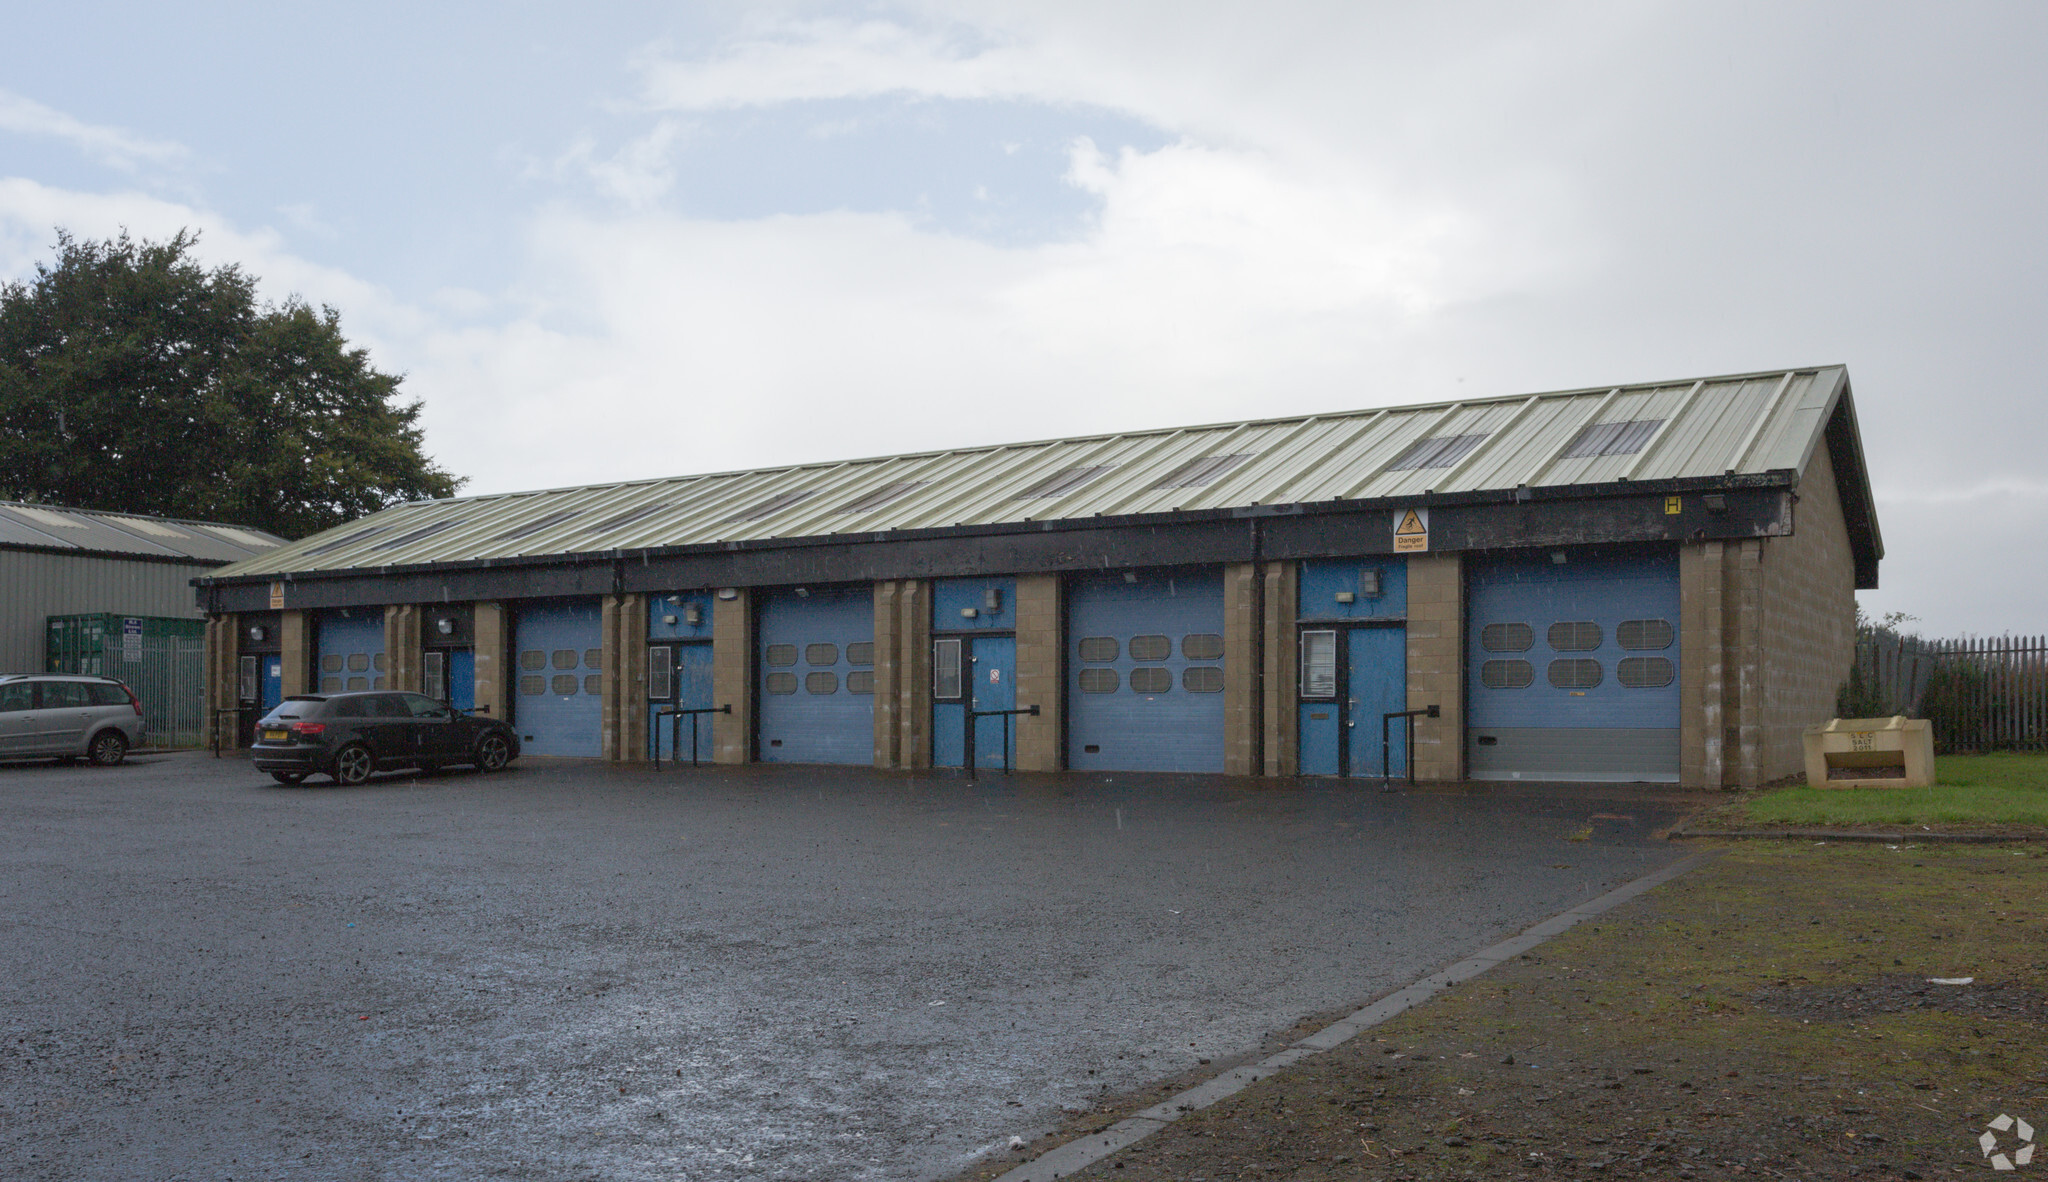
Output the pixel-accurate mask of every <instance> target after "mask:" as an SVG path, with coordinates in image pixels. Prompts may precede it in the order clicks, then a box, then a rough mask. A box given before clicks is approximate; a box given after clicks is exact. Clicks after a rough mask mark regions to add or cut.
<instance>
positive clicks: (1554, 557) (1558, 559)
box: [1550, 550, 1565, 566]
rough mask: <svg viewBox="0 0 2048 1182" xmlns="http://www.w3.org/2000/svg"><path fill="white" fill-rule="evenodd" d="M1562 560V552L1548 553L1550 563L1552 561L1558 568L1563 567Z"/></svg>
mask: <svg viewBox="0 0 2048 1182" xmlns="http://www.w3.org/2000/svg"><path fill="white" fill-rule="evenodd" d="M1564 558H1565V555H1564V551H1562V550H1552V551H1551V552H1550V561H1552V562H1554V563H1556V564H1557V565H1559V566H1563V565H1564Z"/></svg>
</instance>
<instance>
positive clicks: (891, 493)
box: [838, 480, 932, 513]
mask: <svg viewBox="0 0 2048 1182" xmlns="http://www.w3.org/2000/svg"><path fill="white" fill-rule="evenodd" d="M931 483H932V482H931V481H929V480H899V481H896V482H895V483H894V484H885V485H883V486H882V487H880V488H878V489H875V490H874V491H873V492H870V493H868V494H867V495H866V496H863V497H859V498H856V499H855V500H852V501H849V502H847V503H846V504H844V505H841V506H840V507H839V509H838V512H840V513H869V512H872V511H874V510H876V509H879V508H881V507H882V506H884V505H887V504H889V503H890V502H892V501H899V500H902V499H903V498H904V497H907V496H909V495H910V494H911V493H914V492H916V491H917V490H918V489H921V488H928V487H930V486H931Z"/></svg>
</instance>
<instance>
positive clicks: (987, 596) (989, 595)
mask: <svg viewBox="0 0 2048 1182" xmlns="http://www.w3.org/2000/svg"><path fill="white" fill-rule="evenodd" d="M981 607H982V610H983V611H986V612H987V613H988V614H990V615H995V614H996V613H998V612H1000V611H1002V610H1003V589H1002V588H1001V587H990V588H989V589H988V590H986V591H983V592H982V593H981Z"/></svg>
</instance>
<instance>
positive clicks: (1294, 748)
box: [1259, 562, 1301, 776]
mask: <svg viewBox="0 0 2048 1182" xmlns="http://www.w3.org/2000/svg"><path fill="white" fill-rule="evenodd" d="M1300 574H1301V567H1300V565H1299V564H1297V563H1293V562H1269V563H1266V564H1265V567H1264V569H1263V570H1262V571H1261V572H1260V579H1261V582H1262V583H1263V593H1262V594H1261V596H1260V599H1261V606H1262V607H1263V609H1264V610H1263V611H1262V612H1261V616H1262V617H1263V631H1264V637H1263V639H1262V643H1261V648H1262V651H1261V653H1260V664H1261V666H1262V667H1263V670H1264V675H1263V677H1262V679H1261V685H1260V690H1261V693H1260V699H1261V707H1262V713H1263V714H1264V727H1265V739H1264V742H1263V743H1262V745H1261V759H1260V767H1259V771H1260V772H1261V773H1262V774H1264V775H1268V776H1293V775H1298V774H1300V771H1301V762H1300V745H1299V738H1300V736H1299V735H1298V733H1297V729H1296V728H1297V727H1298V726H1299V722H1298V711H1297V709H1296V707H1297V705H1298V701H1299V696H1300V690H1301V680H1300V670H1299V669H1298V665H1299V663H1300V660H1301V647H1300V645H1299V644H1298V643H1297V642H1296V640H1295V636H1296V630H1295V618H1296V616H1297V615H1298V614H1299V610H1300V607H1299V605H1300V594H1299V591H1300V584H1301V580H1300Z"/></svg>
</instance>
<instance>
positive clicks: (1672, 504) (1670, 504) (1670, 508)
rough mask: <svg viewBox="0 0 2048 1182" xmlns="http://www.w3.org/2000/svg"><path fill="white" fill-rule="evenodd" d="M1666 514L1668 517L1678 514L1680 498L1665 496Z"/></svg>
mask: <svg viewBox="0 0 2048 1182" xmlns="http://www.w3.org/2000/svg"><path fill="white" fill-rule="evenodd" d="M1664 515H1665V516H1666V517H1676V516H1678V498H1677V497H1665V498H1664Z"/></svg>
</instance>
